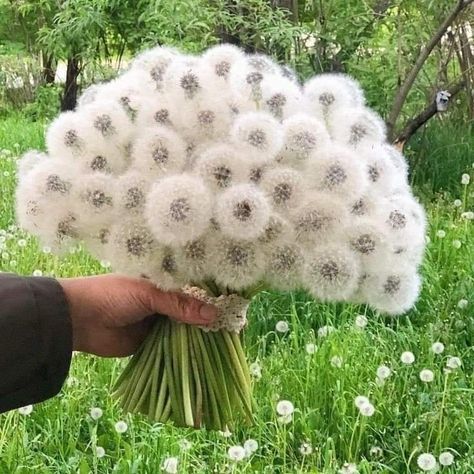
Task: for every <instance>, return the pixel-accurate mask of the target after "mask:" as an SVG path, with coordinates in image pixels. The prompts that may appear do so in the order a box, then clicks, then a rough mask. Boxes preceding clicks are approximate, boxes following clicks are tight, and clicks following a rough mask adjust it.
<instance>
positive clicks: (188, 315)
mask: <svg viewBox="0 0 474 474" xmlns="http://www.w3.org/2000/svg"><path fill="white" fill-rule="evenodd" d="M150 309H151V310H152V312H154V313H161V314H165V315H167V316H169V317H170V318H172V319H176V320H177V321H181V322H183V323H188V324H201V325H208V324H210V323H212V322H213V321H214V320H215V319H216V318H217V308H216V307H215V306H213V305H211V304H208V303H204V302H203V301H200V300H198V299H196V298H193V297H192V296H188V295H186V294H184V293H179V292H175V291H172V292H170V291H162V290H159V289H158V288H154V289H153V290H152V294H151V308H150Z"/></svg>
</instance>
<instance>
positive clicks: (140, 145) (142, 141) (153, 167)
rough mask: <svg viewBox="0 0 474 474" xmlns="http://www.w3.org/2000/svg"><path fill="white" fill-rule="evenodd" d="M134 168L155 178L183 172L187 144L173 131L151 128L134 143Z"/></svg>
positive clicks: (143, 132) (142, 132)
mask: <svg viewBox="0 0 474 474" xmlns="http://www.w3.org/2000/svg"><path fill="white" fill-rule="evenodd" d="M132 159H133V163H132V167H133V168H135V169H137V170H140V171H141V172H144V173H148V174H150V175H151V176H154V177H161V176H164V175H166V174H170V173H176V172H181V171H183V169H184V167H185V165H186V144H185V143H184V141H183V140H182V139H181V138H180V136H179V135H178V134H177V133H176V132H174V131H173V130H171V129H169V128H166V127H149V128H147V129H144V130H142V131H141V133H140V135H139V136H138V137H137V139H136V140H135V141H134V142H133V148H132Z"/></svg>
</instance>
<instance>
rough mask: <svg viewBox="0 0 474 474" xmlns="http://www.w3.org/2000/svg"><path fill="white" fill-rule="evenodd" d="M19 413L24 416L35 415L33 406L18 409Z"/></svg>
mask: <svg viewBox="0 0 474 474" xmlns="http://www.w3.org/2000/svg"><path fill="white" fill-rule="evenodd" d="M18 413H19V414H20V415H23V416H28V415H31V413H33V405H26V406H24V407H20V408H18Z"/></svg>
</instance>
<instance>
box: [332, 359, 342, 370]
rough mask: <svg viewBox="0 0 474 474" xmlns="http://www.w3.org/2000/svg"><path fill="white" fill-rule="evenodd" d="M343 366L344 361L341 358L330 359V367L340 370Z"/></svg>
mask: <svg viewBox="0 0 474 474" xmlns="http://www.w3.org/2000/svg"><path fill="white" fill-rule="evenodd" d="M343 364H344V359H343V358H342V357H341V356H333V357H331V365H332V366H333V367H336V368H337V369H340V368H341V367H342V365H343Z"/></svg>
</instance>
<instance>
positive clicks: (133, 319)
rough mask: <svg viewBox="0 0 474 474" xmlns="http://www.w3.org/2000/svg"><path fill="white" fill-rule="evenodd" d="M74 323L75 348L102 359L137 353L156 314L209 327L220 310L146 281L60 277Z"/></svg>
mask: <svg viewBox="0 0 474 474" xmlns="http://www.w3.org/2000/svg"><path fill="white" fill-rule="evenodd" d="M58 281H59V283H60V284H61V286H62V287H63V289H64V292H65V295H66V299H67V301H68V303H69V309H70V314H71V320H72V330H73V350H75V351H81V352H88V353H90V354H96V355H99V356H102V357H123V356H127V355H131V354H133V353H134V352H135V351H136V350H137V349H138V347H139V346H140V344H141V343H142V342H143V340H144V339H145V337H146V335H147V334H148V332H149V330H150V328H151V326H152V324H153V320H154V318H156V317H162V316H156V313H159V314H161V315H166V316H169V317H170V318H172V319H175V320H177V321H181V322H184V323H188V324H199V325H203V326H204V325H207V324H209V323H211V322H212V321H213V320H214V319H215V318H216V316H217V309H216V308H215V307H214V306H212V305H208V304H206V303H203V302H202V301H199V300H197V299H195V298H192V297H190V296H187V295H185V294H182V293H179V292H166V291H162V290H159V289H158V288H157V287H156V286H155V285H154V284H153V283H152V282H150V281H149V280H146V279H137V278H130V277H126V276H123V275H115V274H109V275H100V276H93V277H82V278H63V279H58Z"/></svg>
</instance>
